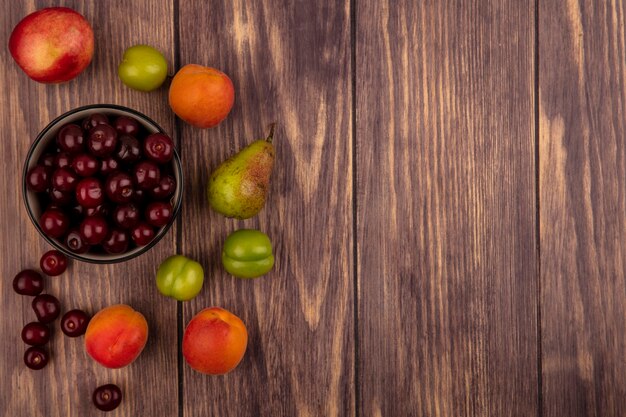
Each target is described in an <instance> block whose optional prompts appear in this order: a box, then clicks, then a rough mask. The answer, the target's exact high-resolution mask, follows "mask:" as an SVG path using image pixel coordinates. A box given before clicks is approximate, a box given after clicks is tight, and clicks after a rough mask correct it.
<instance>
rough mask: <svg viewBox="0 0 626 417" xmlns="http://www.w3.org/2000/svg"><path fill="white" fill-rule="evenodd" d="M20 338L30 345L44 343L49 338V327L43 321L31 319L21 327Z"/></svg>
mask: <svg viewBox="0 0 626 417" xmlns="http://www.w3.org/2000/svg"><path fill="white" fill-rule="evenodd" d="M22 340H23V341H24V343H26V344H27V345H31V346H41V345H45V344H46V343H48V341H49V340H50V329H49V328H48V326H46V325H45V324H43V323H39V322H37V321H33V322H31V323H28V324H27V325H26V326H24V328H23V329H22Z"/></svg>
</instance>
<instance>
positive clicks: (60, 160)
mask: <svg viewBox="0 0 626 417" xmlns="http://www.w3.org/2000/svg"><path fill="white" fill-rule="evenodd" d="M71 165H72V157H71V156H70V154H69V153H67V152H61V153H58V154H57V155H56V157H55V159H54V166H55V167H57V168H70V166H71Z"/></svg>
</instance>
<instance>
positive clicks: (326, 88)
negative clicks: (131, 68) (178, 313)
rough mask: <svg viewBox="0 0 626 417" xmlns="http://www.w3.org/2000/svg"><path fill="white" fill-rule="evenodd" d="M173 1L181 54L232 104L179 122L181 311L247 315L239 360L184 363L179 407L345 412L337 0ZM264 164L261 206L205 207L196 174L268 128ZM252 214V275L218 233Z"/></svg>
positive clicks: (348, 263) (350, 399)
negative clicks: (225, 211) (271, 261)
mask: <svg viewBox="0 0 626 417" xmlns="http://www.w3.org/2000/svg"><path fill="white" fill-rule="evenodd" d="M204 5H205V2H204V1H201V0H181V1H180V21H181V22H185V23H184V24H181V26H180V54H181V65H185V64H188V63H197V64H201V65H209V66H214V67H217V68H219V69H222V70H223V71H225V72H226V73H227V74H229V75H230V76H231V78H232V80H233V83H234V85H235V91H236V98H235V106H234V108H233V110H232V112H231V114H230V115H229V117H228V118H227V119H226V120H225V121H224V122H223V123H222V124H220V125H219V126H218V127H216V128H213V129H209V130H199V129H196V128H193V127H190V126H188V125H183V128H182V134H181V139H182V154H183V158H184V159H185V161H186V170H185V176H186V179H187V188H186V196H185V197H186V200H185V206H184V212H183V226H182V236H183V239H182V252H183V254H185V255H189V256H192V257H194V258H197V259H199V260H200V261H201V262H202V264H203V265H205V267H206V272H207V273H206V275H207V279H206V282H205V287H204V289H203V291H202V293H201V294H200V296H199V297H198V298H196V299H194V300H193V301H191V302H189V303H185V304H184V322H185V323H184V324H186V323H187V322H188V321H189V320H190V319H191V317H192V316H193V315H194V314H196V313H197V312H198V311H200V310H201V309H202V308H205V307H208V306H211V305H217V306H221V307H224V308H226V309H228V310H230V311H232V312H233V313H235V314H237V315H238V316H240V317H241V318H242V320H243V321H244V323H246V325H247V328H248V333H249V344H248V350H247V353H246V356H245V357H244V359H243V361H242V363H241V364H240V365H239V367H238V368H237V369H236V370H235V371H233V372H232V373H230V374H228V375H226V376H223V377H208V376H205V375H201V374H199V373H197V372H195V371H193V370H191V368H189V367H188V366H186V365H185V366H184V368H183V369H184V414H185V416H190V417H191V416H207V415H219V416H224V417H225V416H237V417H242V416H329V417H330V416H351V415H354V413H355V410H354V356H353V355H354V339H353V330H354V323H353V308H352V306H353V297H352V295H353V271H352V249H351V248H352V243H353V242H352V234H351V224H352V214H351V213H352V210H351V208H352V202H351V199H352V193H351V186H352V176H351V175H352V173H351V146H352V142H351V140H352V139H351V110H350V108H351V107H350V103H351V94H350V80H351V78H350V77H351V75H350V32H349V28H350V22H349V8H348V1H347V0H346V1H335V2H326V3H325V4H324V5H323V7H321V6H320V4H319V3H317V2H309V1H297V2H289V1H270V0H263V1H255V2H248V1H243V0H236V1H232V2H231V1H227V2H212V3H211V7H210V8H207V7H205V6H204ZM274 121H276V122H277V123H278V128H277V132H276V135H275V139H274V144H275V146H276V155H277V159H276V165H275V169H274V174H273V176H272V180H271V186H270V192H269V197H268V201H267V204H266V207H265V209H264V210H263V211H261V213H260V214H259V215H258V216H257V217H254V218H252V219H250V220H246V221H233V220H229V219H226V218H224V217H223V216H221V215H219V214H217V213H215V212H213V211H212V210H210V208H209V207H208V203H207V200H206V195H205V185H206V182H207V179H208V177H209V174H210V172H211V170H212V169H214V168H215V167H216V166H217V165H218V164H219V163H220V162H221V161H223V160H224V159H226V157H228V156H230V155H231V154H233V153H235V152H237V151H238V150H239V149H240V148H242V147H243V146H245V145H247V144H249V143H250V142H252V141H253V140H254V139H258V138H261V137H264V136H265V135H266V134H267V127H268V125H269V123H271V122H274ZM241 227H252V228H259V229H260V230H262V231H264V232H266V233H268V235H269V236H270V238H271V239H272V242H273V244H274V251H275V256H276V265H275V267H274V270H273V271H272V272H271V273H269V274H268V275H267V276H265V277H263V278H260V279H258V280H254V281H248V280H239V279H236V278H234V277H232V276H229V275H228V274H227V273H226V272H225V271H224V270H223V268H222V266H221V260H220V254H221V247H222V243H223V241H224V239H225V238H226V236H227V235H228V234H229V233H230V232H232V231H234V230H236V229H238V228H241Z"/></svg>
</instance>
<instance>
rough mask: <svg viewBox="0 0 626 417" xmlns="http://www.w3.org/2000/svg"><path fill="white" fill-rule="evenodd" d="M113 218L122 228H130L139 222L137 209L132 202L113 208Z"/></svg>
mask: <svg viewBox="0 0 626 417" xmlns="http://www.w3.org/2000/svg"><path fill="white" fill-rule="evenodd" d="M113 220H114V221H115V223H116V224H117V225H118V226H120V227H122V228H124V229H131V228H133V227H135V226H136V225H137V223H139V209H137V206H135V205H134V204H132V203H131V204H123V205H121V206H117V207H116V208H115V210H113Z"/></svg>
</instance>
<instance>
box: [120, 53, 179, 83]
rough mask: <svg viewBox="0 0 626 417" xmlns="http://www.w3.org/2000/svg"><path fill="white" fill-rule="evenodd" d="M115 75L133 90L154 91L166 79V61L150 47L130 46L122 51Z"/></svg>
mask: <svg viewBox="0 0 626 417" xmlns="http://www.w3.org/2000/svg"><path fill="white" fill-rule="evenodd" d="M117 75H118V76H119V77H120V80H122V82H123V83H124V84H126V85H127V86H128V87H130V88H133V89H135V90H139V91H152V90H156V89H157V88H159V87H160V86H161V84H163V81H165V78H167V61H166V60H165V57H164V56H163V54H162V53H161V52H159V51H158V50H156V49H154V48H153V47H151V46H148V45H135V46H131V47H130V48H128V49H127V50H126V51H124V56H123V57H122V62H121V63H120V65H119V66H118V67H117Z"/></svg>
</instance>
